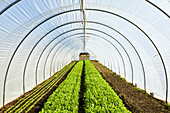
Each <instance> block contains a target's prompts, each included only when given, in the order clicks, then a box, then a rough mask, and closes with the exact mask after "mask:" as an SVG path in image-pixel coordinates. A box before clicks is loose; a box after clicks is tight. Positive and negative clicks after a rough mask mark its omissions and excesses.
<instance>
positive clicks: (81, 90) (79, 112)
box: [78, 61, 85, 113]
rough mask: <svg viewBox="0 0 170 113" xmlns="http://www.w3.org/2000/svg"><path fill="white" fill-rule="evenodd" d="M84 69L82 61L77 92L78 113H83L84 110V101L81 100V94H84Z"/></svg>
mask: <svg viewBox="0 0 170 113" xmlns="http://www.w3.org/2000/svg"><path fill="white" fill-rule="evenodd" d="M84 68H85V62H84V61H83V71H82V75H81V86H80V92H79V110H78V113H85V109H84V106H83V105H84V100H83V94H84V92H85V87H84V76H85V75H84Z"/></svg>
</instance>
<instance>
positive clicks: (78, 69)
mask: <svg viewBox="0 0 170 113" xmlns="http://www.w3.org/2000/svg"><path fill="white" fill-rule="evenodd" d="M82 70H83V61H79V62H78V63H77V64H76V65H75V66H74V67H73V69H72V70H71V72H70V73H69V74H68V76H67V78H66V79H65V80H64V81H63V82H62V83H61V84H60V85H59V87H58V88H57V89H56V90H55V91H54V92H53V94H52V95H50V97H49V98H48V100H47V102H45V103H44V108H42V110H41V111H40V113H47V112H49V113H50V112H51V113H58V112H63V113H67V112H74V113H75V112H78V106H79V91H80V83H81V74H82Z"/></svg>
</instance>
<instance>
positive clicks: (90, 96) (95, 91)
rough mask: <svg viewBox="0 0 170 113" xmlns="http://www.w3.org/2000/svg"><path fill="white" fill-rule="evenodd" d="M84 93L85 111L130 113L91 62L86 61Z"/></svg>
mask: <svg viewBox="0 0 170 113" xmlns="http://www.w3.org/2000/svg"><path fill="white" fill-rule="evenodd" d="M84 86H85V88H86V91H85V93H84V103H85V106H84V108H85V111H86V112H87V113H91V112H95V113H96V112H102V113H105V112H111V113H128V112H130V111H128V110H127V109H126V108H125V107H124V105H123V103H122V100H121V99H120V98H119V96H117V94H116V93H115V92H114V90H113V89H112V88H111V87H110V85H109V84H108V83H107V82H106V81H105V80H104V79H103V78H102V76H101V75H100V73H99V72H98V70H97V69H96V68H95V67H94V65H93V64H92V63H91V62H90V60H85V83H84Z"/></svg>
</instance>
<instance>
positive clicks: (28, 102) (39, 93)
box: [5, 62, 75, 113]
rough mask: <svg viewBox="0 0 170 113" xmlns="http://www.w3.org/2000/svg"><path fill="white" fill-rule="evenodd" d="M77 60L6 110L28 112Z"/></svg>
mask: <svg viewBox="0 0 170 113" xmlns="http://www.w3.org/2000/svg"><path fill="white" fill-rule="evenodd" d="M74 64H75V62H72V63H70V64H68V65H66V66H65V67H64V68H63V69H61V70H60V71H59V72H58V73H56V74H55V75H54V76H52V77H51V78H50V79H48V80H46V81H45V82H44V83H43V84H41V85H40V86H39V87H37V88H35V89H34V90H33V91H32V92H31V93H28V94H27V95H26V96H24V97H23V98H21V99H20V100H18V101H17V102H16V103H15V104H14V105H13V106H11V107H10V108H8V109H7V110H6V111H5V112H6V113H7V112H8V113H12V112H17V113H21V112H23V111H24V110H26V111H25V112H28V111H29V110H31V109H32V108H33V107H34V105H35V104H36V103H37V102H38V101H39V100H41V99H42V98H43V97H44V96H45V95H46V94H47V93H48V92H49V91H50V90H51V89H52V88H53V87H54V86H55V85H56V84H57V83H58V81H59V80H60V79H61V78H62V77H63V76H64V75H65V74H66V73H67V72H68V71H69V70H70V69H71V68H72V67H73V66H74Z"/></svg>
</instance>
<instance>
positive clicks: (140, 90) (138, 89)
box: [134, 87, 146, 94]
mask: <svg viewBox="0 0 170 113" xmlns="http://www.w3.org/2000/svg"><path fill="white" fill-rule="evenodd" d="M134 88H135V89H136V90H137V91H138V92H141V93H144V94H146V91H144V90H142V89H140V88H138V87H134Z"/></svg>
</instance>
